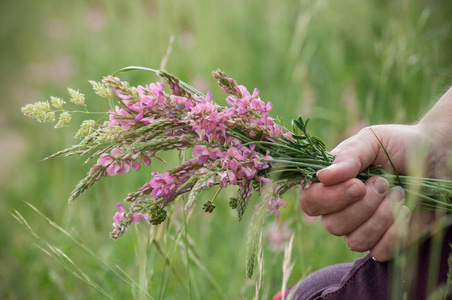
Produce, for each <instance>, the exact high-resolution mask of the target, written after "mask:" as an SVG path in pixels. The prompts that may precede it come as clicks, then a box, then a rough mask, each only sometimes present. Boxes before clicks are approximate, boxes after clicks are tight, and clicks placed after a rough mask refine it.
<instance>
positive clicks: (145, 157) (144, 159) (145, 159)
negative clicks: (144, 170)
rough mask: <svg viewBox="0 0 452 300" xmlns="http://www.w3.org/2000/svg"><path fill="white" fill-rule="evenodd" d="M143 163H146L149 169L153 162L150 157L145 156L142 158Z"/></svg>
mask: <svg viewBox="0 0 452 300" xmlns="http://www.w3.org/2000/svg"><path fill="white" fill-rule="evenodd" d="M141 161H142V162H143V163H144V165H145V166H146V167H149V165H150V164H151V160H150V159H149V157H147V156H145V155H142V156H141Z"/></svg>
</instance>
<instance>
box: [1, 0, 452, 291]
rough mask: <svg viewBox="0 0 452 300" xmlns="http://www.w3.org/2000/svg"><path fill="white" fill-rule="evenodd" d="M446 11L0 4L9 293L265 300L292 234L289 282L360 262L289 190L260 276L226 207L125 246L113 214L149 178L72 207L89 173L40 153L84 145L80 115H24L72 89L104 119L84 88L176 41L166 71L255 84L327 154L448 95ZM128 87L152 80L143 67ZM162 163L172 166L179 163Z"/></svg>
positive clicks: (267, 239)
mask: <svg viewBox="0 0 452 300" xmlns="http://www.w3.org/2000/svg"><path fill="white" fill-rule="evenodd" d="M451 14H452V5H451V4H450V3H449V1H447V0H443V1H440V0H438V1H415V0H401V1H377V0H372V1H352V0H343V1H327V0H317V1H308V0H299V1H295V0H288V1H270V0H261V1H238V0H224V1H216V0H214V1H207V0H194V1H182V0H173V1H169V0H152V1H144V0H129V1H119V0H109V1H100V0H94V1H93V0H92V1H87V0H80V1H72V2H65V1H56V0H40V1H30V0H28V1H27V0H17V1H8V2H7V1H2V2H0V16H1V18H0V43H1V47H0V65H1V69H2V71H1V74H0V85H1V91H2V98H1V100H0V109H1V110H0V153H1V155H0V169H1V172H0V189H1V193H0V199H1V201H0V245H1V247H0V298H2V299H99V298H101V297H102V296H104V297H106V298H112V299H130V298H134V299H189V298H191V299H252V298H253V297H254V296H255V290H256V284H258V283H259V282H260V283H261V287H262V289H261V291H260V294H259V298H261V299H269V298H271V296H272V295H273V294H274V293H276V292H277V291H278V290H279V289H281V286H282V281H283V271H282V266H283V258H284V253H283V251H281V246H284V243H287V241H288V240H289V238H290V234H291V232H293V234H294V243H293V249H292V257H291V262H292V263H294V268H293V271H292V274H291V276H290V277H289V279H288V283H287V284H288V285H292V284H295V283H296V282H297V281H298V280H300V279H301V278H302V277H303V276H305V275H306V274H308V273H309V272H312V271H315V270H317V269H319V268H321V267H324V266H327V265H331V264H334V263H339V262H346V261H351V260H353V259H355V258H358V257H360V256H361V255H362V254H360V253H352V252H350V251H349V250H347V248H346V247H345V245H344V243H343V242H342V239H341V238H337V237H333V236H330V235H329V234H327V233H326V232H325V230H323V227H322V226H321V224H320V223H318V222H316V221H315V220H312V219H308V218H306V217H304V216H303V214H302V212H301V210H300V208H299V206H298V191H297V190H294V191H292V192H289V193H287V194H286V196H285V200H286V202H287V203H288V206H287V208H286V209H284V210H283V211H282V214H281V216H280V217H279V218H275V217H274V216H270V217H268V218H267V219H266V227H265V232H264V235H263V236H262V245H263V246H262V249H263V254H262V255H263V269H262V270H263V271H261V272H259V270H258V268H257V267H256V272H255V273H256V274H254V276H253V278H252V279H247V278H246V276H245V255H246V233H247V229H248V225H249V222H250V216H251V213H250V211H248V212H247V213H246V215H245V218H244V220H243V221H242V222H241V223H237V222H236V220H235V216H234V214H233V213H232V212H231V210H230V209H229V207H228V203H227V201H223V202H222V201H217V202H216V203H217V209H216V210H215V211H214V213H213V214H212V215H211V214H206V213H204V212H203V211H202V210H201V209H200V207H201V205H199V204H198V205H197V206H195V207H194V208H193V209H192V210H190V211H188V212H184V211H183V210H181V205H180V207H176V208H175V209H173V210H172V211H171V216H170V222H165V223H164V224H163V225H160V226H158V227H151V225H145V224H141V225H139V226H137V227H133V228H131V229H130V230H129V232H128V233H127V234H126V235H125V236H124V237H122V238H120V239H119V240H117V241H114V240H113V239H111V238H110V237H109V232H110V231H111V229H112V227H111V223H112V216H113V215H114V213H115V212H116V211H117V209H116V207H115V205H116V204H117V203H118V202H120V201H121V200H122V199H123V198H124V197H125V195H126V194H127V193H128V192H131V191H134V190H135V189H136V188H138V187H140V186H141V185H142V183H143V182H144V181H145V180H146V179H148V178H149V177H150V170H141V171H140V172H138V173H134V174H129V175H127V176H116V177H113V178H109V179H107V180H103V182H100V183H99V184H98V185H97V186H95V187H94V188H93V189H92V190H90V191H89V192H87V193H86V194H85V195H84V196H82V197H81V198H80V199H78V201H77V202H75V203H74V204H72V205H67V201H66V199H67V198H68V196H69V194H70V192H71V190H72V188H73V187H74V186H75V184H76V183H77V182H78V180H79V179H81V178H82V177H84V175H85V174H86V172H87V171H88V169H89V167H88V166H82V161H81V160H80V159H75V158H70V159H54V160H48V161H42V158H44V157H46V156H48V155H50V154H52V153H54V152H56V151H58V150H60V149H62V148H64V147H66V146H67V145H70V144H73V143H76V142H77V141H76V140H74V139H73V138H72V137H73V135H74V133H75V131H76V130H77V127H78V124H79V123H80V119H79V120H77V119H76V120H74V121H73V122H72V123H73V125H71V127H69V128H65V129H59V130H55V129H53V128H52V127H53V126H52V125H49V124H44V125H42V124H37V123H35V122H34V121H33V120H30V119H28V118H26V117H24V116H22V114H21V112H20V107H21V106H22V105H24V104H26V103H30V102H35V101H44V100H47V99H48V97H49V96H51V95H53V96H59V97H67V96H66V95H67V92H66V89H67V87H72V88H75V89H80V91H81V92H82V93H85V94H86V96H87V99H88V100H87V101H88V106H89V107H90V109H91V110H100V109H105V107H106V106H105V105H104V104H103V103H102V101H101V100H98V98H96V95H95V94H94V92H93V91H92V90H91V87H90V85H89V83H88V80H89V79H93V80H99V79H101V77H102V76H105V75H108V74H110V73H112V72H114V71H115V70H117V69H119V68H121V67H125V66H128V65H141V66H145V67H151V68H159V67H160V66H161V63H162V59H163V57H165V55H166V53H167V49H168V45H169V44H170V40H171V39H172V38H173V39H174V43H173V45H172V52H171V54H170V55H169V56H168V61H167V63H166V70H168V71H169V72H170V73H173V74H175V75H177V76H178V77H179V78H181V79H182V80H184V81H186V82H188V83H190V84H192V85H193V86H195V87H197V88H198V89H200V90H202V91H204V92H206V91H207V90H211V91H212V93H213V95H214V97H217V98H218V97H222V93H221V91H220V90H219V88H218V87H216V83H215V80H213V79H212V78H211V76H210V74H211V72H212V71H213V70H215V69H217V68H221V69H222V70H224V71H225V72H226V73H227V74H228V75H229V76H231V77H233V78H235V79H236V80H237V81H238V82H239V83H242V84H244V85H246V86H247V87H248V88H249V89H251V90H252V89H253V88H254V87H257V88H259V90H260V91H261V94H260V95H261V98H262V99H263V100H264V101H271V102H272V103H273V105H274V107H275V109H274V111H273V113H274V116H280V117H282V118H283V119H284V120H285V124H287V125H289V124H290V120H291V119H292V118H295V117H297V116H298V115H300V114H301V115H302V116H304V117H311V118H312V123H311V131H312V132H314V133H315V134H316V135H318V136H320V137H322V138H323V139H324V140H325V141H326V143H327V147H328V148H329V149H331V148H332V147H333V146H334V145H335V144H337V143H338V142H339V141H341V140H342V139H344V138H346V137H348V136H350V135H351V134H353V133H355V132H356V131H357V130H359V128H361V127H363V126H366V125H369V124H378V123H387V122H388V123H389V122H390V123H392V122H394V123H411V122H414V121H416V120H417V119H418V118H419V117H420V116H421V114H422V113H423V112H425V111H426V110H427V109H428V108H429V107H430V106H431V104H432V103H433V102H434V101H435V100H437V99H438V96H440V95H441V94H442V93H443V92H444V91H445V90H446V89H447V88H448V87H449V86H450V84H451V81H452V80H451V75H452V68H451V67H452V56H451V55H450V53H452V21H451V19H450V15H451ZM121 78H123V79H124V80H128V81H130V82H132V83H134V84H143V83H148V82H154V81H155V80H156V79H157V78H156V77H155V76H153V75H150V74H149V73H143V72H136V73H127V74H124V75H122V76H121ZM218 99H220V100H219V102H220V104H221V101H223V100H222V99H223V98H218ZM165 158H166V159H167V160H168V161H169V162H176V161H177V155H176V154H175V153H174V155H172V156H171V155H168V156H167V157H165ZM164 168H166V167H165V166H164V165H163V164H158V163H156V164H154V165H153V166H152V170H154V169H155V170H163V169H164ZM234 192H235V190H233V189H231V190H228V191H227V192H226V193H225V195H227V194H228V193H230V194H231V195H232V194H233V193H234ZM211 196H212V194H211V192H209V191H206V192H205V193H204V194H202V195H201V198H202V199H208V197H211ZM202 199H200V200H199V201H201V202H199V203H202V202H203V201H204V200H202ZM227 199H228V198H226V199H225V200H227ZM218 200H221V199H218ZM258 201H259V199H258V197H255V198H253V200H252V203H251V204H253V202H254V204H256V203H258ZM27 203H29V204H27ZM38 212H39V213H38ZM184 214H185V215H184ZM12 215H15V216H16V218H14V217H13V216H12ZM21 218H22V219H21ZM17 219H19V220H20V222H18V220H17ZM25 220H26V222H27V223H25ZM53 222H54V223H53ZM21 224H22V225H21ZM276 225H279V227H278V228H280V230H279V231H278V230H276V231H275V229H274V228H275V227H276ZM281 228H283V230H281ZM275 239H280V240H281V241H280V242H275V241H274V240H275ZM259 273H261V275H263V277H262V279H261V280H259Z"/></svg>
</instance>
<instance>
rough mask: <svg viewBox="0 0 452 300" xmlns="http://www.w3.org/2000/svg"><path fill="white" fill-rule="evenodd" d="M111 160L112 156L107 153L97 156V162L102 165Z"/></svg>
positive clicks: (106, 164) (104, 165) (107, 163)
mask: <svg viewBox="0 0 452 300" xmlns="http://www.w3.org/2000/svg"><path fill="white" fill-rule="evenodd" d="M112 161H113V157H111V156H110V155H108V154H107V153H102V154H101V155H100V157H99V161H98V163H100V164H101V165H102V167H106V166H108V165H109V164H110V163H111V162H112Z"/></svg>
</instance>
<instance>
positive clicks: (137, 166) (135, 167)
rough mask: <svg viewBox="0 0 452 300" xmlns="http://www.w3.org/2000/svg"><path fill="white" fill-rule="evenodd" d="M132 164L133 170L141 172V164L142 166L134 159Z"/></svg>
mask: <svg viewBox="0 0 452 300" xmlns="http://www.w3.org/2000/svg"><path fill="white" fill-rule="evenodd" d="M131 163H132V168H133V170H134V171H135V172H138V170H139V169H140V167H141V164H140V163H139V162H137V161H136V160H134V159H132V161H131Z"/></svg>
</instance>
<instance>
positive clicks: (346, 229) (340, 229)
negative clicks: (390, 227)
mask: <svg viewBox="0 0 452 300" xmlns="http://www.w3.org/2000/svg"><path fill="white" fill-rule="evenodd" d="M365 186H366V195H365V197H364V198H362V199H360V200H359V201H356V202H355V203H352V204H351V205H349V206H347V207H346V208H344V209H343V210H341V211H338V212H334V213H331V214H327V215H323V216H322V224H323V227H325V229H326V230H327V231H328V232H329V233H331V234H333V235H337V236H342V235H347V234H349V233H351V232H352V231H354V230H355V229H357V228H358V227H359V226H361V225H362V224H363V223H364V222H365V221H366V220H368V219H369V218H370V217H371V216H372V215H373V214H374V213H375V211H376V210H377V208H378V207H379V205H380V203H381V202H382V201H383V199H384V198H385V197H386V194H387V191H388V188H389V183H388V181H387V180H386V179H384V178H382V177H377V176H375V177H371V178H369V179H368V180H367V181H366V182H365Z"/></svg>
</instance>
